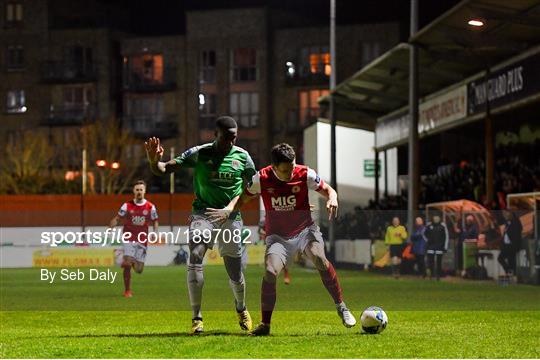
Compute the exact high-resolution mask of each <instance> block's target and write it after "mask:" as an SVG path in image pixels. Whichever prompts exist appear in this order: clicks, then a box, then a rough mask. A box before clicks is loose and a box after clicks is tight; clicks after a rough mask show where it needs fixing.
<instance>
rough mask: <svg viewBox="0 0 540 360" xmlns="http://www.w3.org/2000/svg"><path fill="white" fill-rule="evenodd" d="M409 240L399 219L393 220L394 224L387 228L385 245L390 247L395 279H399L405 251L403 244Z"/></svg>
mask: <svg viewBox="0 0 540 360" xmlns="http://www.w3.org/2000/svg"><path fill="white" fill-rule="evenodd" d="M406 239H407V230H406V229H405V227H404V226H403V225H400V220H399V217H397V216H394V217H393V218H392V224H391V225H390V226H388V227H387V228H386V235H385V237H384V243H385V244H386V245H388V246H389V250H390V257H391V261H392V275H393V276H394V278H395V279H398V278H399V273H400V271H399V266H400V264H401V252H402V251H403V242H404V241H405V240H406Z"/></svg>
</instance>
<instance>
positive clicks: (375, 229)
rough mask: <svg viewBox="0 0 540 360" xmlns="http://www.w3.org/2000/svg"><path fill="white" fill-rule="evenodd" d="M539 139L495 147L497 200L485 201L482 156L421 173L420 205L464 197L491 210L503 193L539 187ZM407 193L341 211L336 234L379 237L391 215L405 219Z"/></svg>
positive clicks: (500, 201) (503, 197) (500, 206)
mask: <svg viewBox="0 0 540 360" xmlns="http://www.w3.org/2000/svg"><path fill="white" fill-rule="evenodd" d="M539 154H540V141H539V140H537V141H535V142H534V143H531V144H513V145H507V146H502V147H498V148H497V149H496V151H495V171H494V173H495V180H494V188H495V192H496V200H495V201H494V202H493V203H492V204H487V203H486V201H485V189H484V183H485V178H484V174H485V164H484V161H483V160H481V159H478V160H475V161H467V160H463V161H461V162H459V163H453V164H452V163H448V162H444V161H443V162H442V165H440V166H439V167H438V168H437V172H436V173H435V174H431V175H424V176H422V189H421V195H420V207H421V208H423V207H424V206H425V204H429V203H433V202H440V201H451V200H459V199H467V200H472V201H475V202H477V203H479V204H482V205H483V206H485V207H486V208H488V209H490V210H502V209H505V208H506V195H507V194H510V193H523V192H532V191H540V156H539ZM406 209H407V197H406V194H402V195H391V196H386V197H383V198H381V199H380V200H379V201H378V202H375V201H374V200H370V201H369V203H368V206H367V207H363V208H362V207H359V206H358V207H356V208H355V210H354V212H350V213H346V214H343V215H341V216H340V217H339V219H338V220H337V223H336V236H338V238H341V239H347V238H349V239H363V238H372V239H381V238H383V237H384V233H385V229H386V227H387V226H388V224H390V222H391V220H392V217H393V216H396V215H397V216H400V217H401V218H402V219H406V218H407V216H406Z"/></svg>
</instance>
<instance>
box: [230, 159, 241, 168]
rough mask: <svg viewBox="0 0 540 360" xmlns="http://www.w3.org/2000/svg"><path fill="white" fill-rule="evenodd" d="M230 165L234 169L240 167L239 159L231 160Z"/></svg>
mask: <svg viewBox="0 0 540 360" xmlns="http://www.w3.org/2000/svg"><path fill="white" fill-rule="evenodd" d="M231 166H232V168H233V169H234V170H238V169H240V161H238V160H233V161H232V162H231Z"/></svg>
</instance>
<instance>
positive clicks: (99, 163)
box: [96, 159, 107, 194]
mask: <svg viewBox="0 0 540 360" xmlns="http://www.w3.org/2000/svg"><path fill="white" fill-rule="evenodd" d="M96 165H97V167H98V168H99V176H100V177H101V186H100V191H101V193H102V194H103V191H104V190H105V174H104V173H103V171H104V170H105V166H107V162H106V161H105V160H103V159H100V160H97V161H96Z"/></svg>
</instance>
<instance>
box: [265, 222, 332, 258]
mask: <svg viewBox="0 0 540 360" xmlns="http://www.w3.org/2000/svg"><path fill="white" fill-rule="evenodd" d="M312 241H316V242H318V243H320V244H321V245H323V246H324V240H323V237H322V234H321V230H320V229H319V227H318V226H317V225H316V224H311V225H310V226H308V227H307V228H305V229H304V230H302V231H301V232H300V233H299V234H298V235H296V236H294V237H292V238H290V239H286V238H283V237H281V236H279V235H276V234H273V235H269V236H267V237H266V254H265V256H268V255H276V256H278V257H279V258H280V259H281V262H282V263H283V264H284V265H288V264H290V263H291V262H292V260H293V259H294V256H295V255H296V253H297V252H304V250H305V249H306V247H307V246H308V244H309V243H311V242H312Z"/></svg>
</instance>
